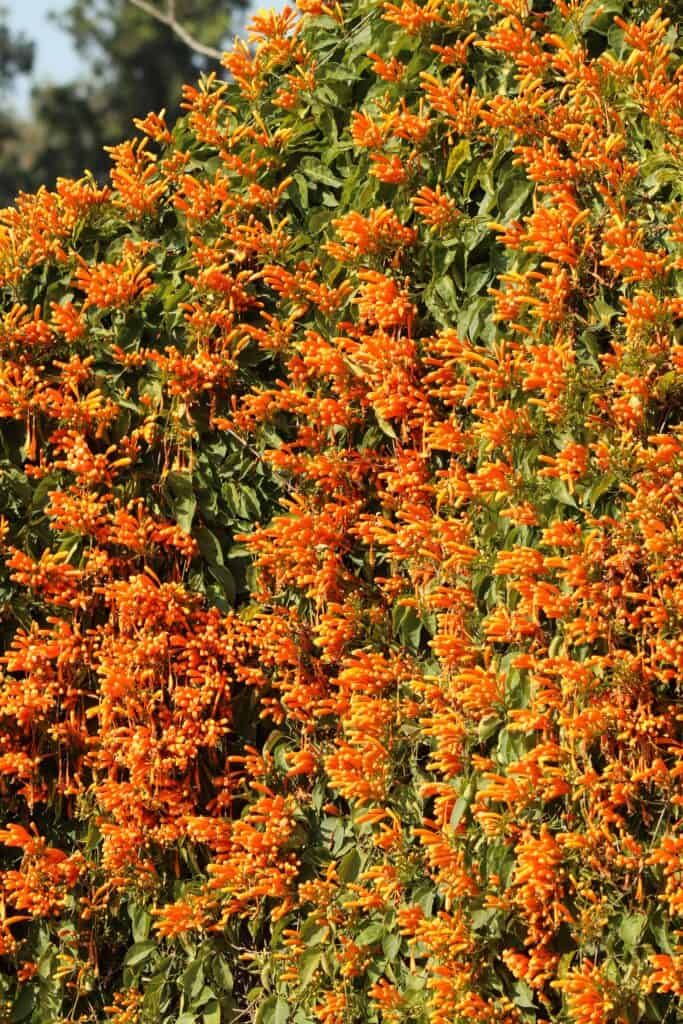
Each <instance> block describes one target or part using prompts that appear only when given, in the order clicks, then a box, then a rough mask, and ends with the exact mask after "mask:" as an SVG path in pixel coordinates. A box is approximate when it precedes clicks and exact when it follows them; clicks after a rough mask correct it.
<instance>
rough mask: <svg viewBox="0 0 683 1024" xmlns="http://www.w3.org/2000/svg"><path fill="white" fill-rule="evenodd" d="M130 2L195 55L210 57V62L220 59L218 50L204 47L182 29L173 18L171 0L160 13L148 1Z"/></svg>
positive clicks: (173, 6)
mask: <svg viewBox="0 0 683 1024" xmlns="http://www.w3.org/2000/svg"><path fill="white" fill-rule="evenodd" d="M130 2H131V3H132V4H133V6H134V7H137V8H139V10H141V11H144V12H145V14H149V16H150V18H155V19H156V21H160V22H161V23H162V25H168V27H169V28H170V30H171V31H172V32H173V33H175V35H177V36H178V39H181V40H182V41H183V42H184V43H185V45H186V46H188V47H189V48H190V49H191V50H194V51H195V53H201V54H202V56H204V57H211V59H212V60H220V59H221V57H222V53H221V51H220V50H215V49H214V48H213V46H206V45H205V44H204V43H200V41H199V40H198V39H195V38H194V36H192V35H190V33H189V32H188V31H187V29H184V28H183V26H182V25H181V24H180V22H179V21H178V20H177V19H176V17H175V3H174V2H173V0H170V2H169V4H168V6H167V8H166V12H164V11H160V10H159V8H158V7H155V6H154V4H151V3H148V0H130Z"/></svg>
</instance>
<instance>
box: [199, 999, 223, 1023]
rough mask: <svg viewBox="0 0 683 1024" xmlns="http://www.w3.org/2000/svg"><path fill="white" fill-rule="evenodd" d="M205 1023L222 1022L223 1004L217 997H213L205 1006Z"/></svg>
mask: <svg viewBox="0 0 683 1024" xmlns="http://www.w3.org/2000/svg"><path fill="white" fill-rule="evenodd" d="M202 1021H203V1024H221V1004H220V1003H219V1002H218V1000H217V999H211V1000H210V1002H208V1003H207V1004H206V1006H205V1007H204V1012H203V1013H202Z"/></svg>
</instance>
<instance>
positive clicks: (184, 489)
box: [165, 472, 197, 533]
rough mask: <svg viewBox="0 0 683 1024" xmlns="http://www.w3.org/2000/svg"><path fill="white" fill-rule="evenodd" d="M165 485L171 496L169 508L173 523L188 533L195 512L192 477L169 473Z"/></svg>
mask: <svg viewBox="0 0 683 1024" xmlns="http://www.w3.org/2000/svg"><path fill="white" fill-rule="evenodd" d="M165 484H166V488H167V491H170V494H171V508H172V509H173V516H174V518H175V521H176V523H177V524H178V526H179V527H180V528H181V530H184V531H185V533H189V532H190V530H191V529H192V520H193V519H194V514H195V512H196V510H197V499H196V497H195V493H194V489H193V486H192V477H191V476H190V475H189V474H188V473H176V472H171V473H168V474H167V476H166V480H165Z"/></svg>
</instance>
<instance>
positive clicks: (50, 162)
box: [0, 0, 243, 205]
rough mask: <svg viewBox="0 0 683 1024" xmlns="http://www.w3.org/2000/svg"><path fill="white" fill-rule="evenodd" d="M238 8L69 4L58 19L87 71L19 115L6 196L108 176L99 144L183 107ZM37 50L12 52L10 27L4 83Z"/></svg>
mask: <svg viewBox="0 0 683 1024" xmlns="http://www.w3.org/2000/svg"><path fill="white" fill-rule="evenodd" d="M241 6H243V0H176V2H175V3H173V4H170V5H168V6H162V5H161V4H152V3H143V4H142V5H138V4H137V3H135V2H133V0H71V2H70V3H69V4H68V5H67V6H66V9H65V10H63V11H62V12H60V13H59V14H55V15H54V16H55V18H56V20H57V21H58V23H59V25H60V26H61V27H62V28H63V29H64V30H65V31H66V32H67V33H68V34H69V35H70V36H71V38H72V41H73V44H74V46H75V48H76V51H77V52H78V54H79V55H80V57H81V58H82V60H83V63H84V72H83V74H82V76H81V77H80V78H79V79H77V80H74V81H71V82H66V83H64V82H62V83H59V84H56V85H53V84H44V85H41V84H39V85H37V86H36V87H35V88H34V90H33V93H32V116H31V118H30V120H29V121H28V122H24V123H23V124H21V125H17V123H16V119H14V121H13V124H14V125H15V127H14V131H15V136H16V134H17V133H19V135H20V136H21V146H20V147H17V146H16V145H15V147H14V149H15V150H20V152H14V153H13V155H12V157H11V159H10V158H9V157H8V156H6V157H5V159H4V160H3V162H2V165H0V202H2V203H3V205H4V204H7V203H9V202H11V200H12V197H13V196H14V195H15V194H16V193H17V192H18V191H19V190H24V191H29V190H33V189H35V188H38V187H39V186H40V185H42V184H45V185H48V187H50V186H52V185H53V184H54V182H55V181H56V179H57V178H58V177H76V178H77V177H80V176H81V175H82V174H83V171H84V169H85V168H86V167H87V168H88V169H89V170H91V171H92V172H93V174H94V175H95V177H96V178H97V179H99V180H103V179H104V178H106V175H107V173H108V170H109V165H110V161H109V157H108V155H107V153H105V152H104V150H103V147H104V146H107V145H113V144H116V143H117V142H120V141H121V139H123V138H125V137H126V136H128V135H129V134H130V130H131V121H132V119H133V118H134V117H140V116H144V115H145V114H147V113H148V112H149V111H150V110H154V111H158V110H160V109H161V108H166V109H167V110H168V111H176V110H177V108H178V100H179V97H180V89H181V86H182V84H183V83H184V82H192V81H195V80H196V79H197V77H198V76H199V74H200V73H201V72H202V71H204V70H207V69H209V68H210V67H212V66H215V67H217V66H218V65H217V62H216V59H215V57H213V58H212V57H211V56H207V55H206V54H211V53H212V51H216V52H218V51H219V49H220V46H221V44H225V42H226V40H227V38H228V34H229V31H230V28H231V25H232V24H233V12H234V11H235V9H236V8H240V7H241ZM151 12H158V16H154V15H153V13H151ZM0 32H2V29H0ZM192 40H194V41H196V44H197V45H196V46H194V47H192V46H190V45H188V41H192ZM202 48H203V49H204V50H205V51H206V53H202V52H199V50H200V49H202ZM6 50H7V56H6V55H5V51H6ZM31 55H32V44H30V43H28V42H27V41H26V40H18V41H17V42H16V44H15V45H14V48H12V40H11V38H10V36H9V33H8V32H7V30H5V32H4V35H0V60H2V69H1V70H0V87H1V86H2V84H3V83H4V82H5V76H6V75H9V76H11V75H12V74H14V73H16V71H17V70H28V69H29V67H30V60H29V58H30V56H31ZM22 61H23V63H22ZM27 61H29V63H28V64H27V63H26V62H27ZM5 67H6V68H7V71H6V72H5ZM1 168H4V170H2V169H1Z"/></svg>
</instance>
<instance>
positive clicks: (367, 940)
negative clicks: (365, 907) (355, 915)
mask: <svg viewBox="0 0 683 1024" xmlns="http://www.w3.org/2000/svg"><path fill="white" fill-rule="evenodd" d="M385 931H386V929H385V927H384V925H383V924H379V923H377V924H369V925H368V926H367V927H366V928H363V930H362V932H360V933H359V934H358V935H357V936H356V942H357V943H358V944H359V946H372V945H374V944H375V943H376V942H379V941H380V940H381V939H382V938H383V936H384V934H385Z"/></svg>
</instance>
